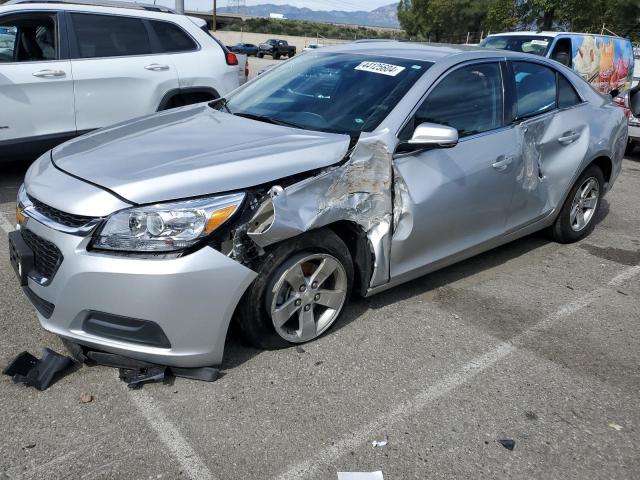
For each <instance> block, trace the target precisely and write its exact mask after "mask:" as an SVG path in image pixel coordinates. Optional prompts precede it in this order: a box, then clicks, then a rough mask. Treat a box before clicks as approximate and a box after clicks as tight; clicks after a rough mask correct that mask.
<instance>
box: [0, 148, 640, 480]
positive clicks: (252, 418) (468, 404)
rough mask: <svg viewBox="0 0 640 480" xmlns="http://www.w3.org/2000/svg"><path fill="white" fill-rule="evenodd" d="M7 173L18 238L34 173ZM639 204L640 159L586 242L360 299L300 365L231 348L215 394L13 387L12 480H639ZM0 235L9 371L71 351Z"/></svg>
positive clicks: (5, 195)
mask: <svg viewBox="0 0 640 480" xmlns="http://www.w3.org/2000/svg"><path fill="white" fill-rule="evenodd" d="M2 169H3V173H2V175H0V214H1V215H0V227H2V228H3V229H9V228H10V227H11V222H12V217H13V209H14V199H15V194H16V191H17V188H18V185H19V183H20V181H21V177H22V176H23V174H24V170H25V168H24V167H23V166H20V165H9V166H3V167H2ZM639 193H640V153H636V155H635V156H634V157H630V158H627V159H626V160H625V161H624V170H623V173H622V174H621V176H620V178H619V179H618V181H617V183H616V185H615V188H614V189H613V191H612V192H611V193H610V194H609V195H608V196H607V197H606V200H605V203H604V204H603V207H604V208H602V210H601V215H600V218H599V219H598V220H599V224H598V225H597V227H596V230H595V231H594V233H593V234H592V235H590V236H589V237H587V238H586V239H585V240H583V241H582V242H580V243H578V244H574V245H558V244H555V243H551V242H549V241H547V240H546V238H545V237H544V236H543V235H533V236H530V237H527V238H524V239H522V240H519V241H516V242H514V243H511V244H509V245H507V246H504V247H501V248H499V249H496V250H493V251H491V252H488V253H485V254H483V255H481V256H479V257H476V258H474V259H471V260H468V261H465V262H463V263H460V264H458V265H455V266H453V267H449V268H447V269H445V270H442V271H440V272H437V273H435V274H432V275H429V276H427V277H424V278H422V279H419V280H416V281H413V282H411V283H408V284H406V285H403V286H400V287H397V288H395V289H393V290H390V291H388V292H386V293H383V294H380V295H378V296H375V297H372V298H369V299H355V300H354V301H353V302H352V303H351V305H350V306H349V308H348V310H347V311H346V314H345V316H344V317H343V318H342V320H341V321H340V322H339V324H338V325H336V327H335V328H334V329H332V330H331V331H330V332H329V333H328V334H327V335H325V336H324V337H322V338H321V339H319V340H317V341H315V342H313V343H311V344H307V345H305V346H304V348H301V349H296V348H290V349H287V350H281V351H268V352H261V351H256V350H253V349H250V348H248V347H245V346H243V345H242V344H241V343H240V342H239V341H238V340H237V339H235V338H234V337H233V336H232V337H231V338H230V339H229V341H228V349H227V351H226V356H225V362H224V365H223V369H224V373H225V374H224V376H223V377H222V378H221V379H219V380H218V381H217V382H215V383H212V384H207V383H200V382H196V381H189V380H184V379H176V380H175V381H174V382H173V383H172V384H153V385H146V386H145V387H144V388H143V389H142V390H129V389H127V387H126V385H125V384H124V383H122V382H121V381H119V380H118V379H117V371H116V370H114V369H110V368H105V367H92V368H88V367H84V368H81V369H79V370H78V371H76V372H74V373H72V374H70V375H68V376H66V377H64V378H63V379H61V380H60V381H58V382H57V383H55V384H54V385H53V386H51V387H50V388H49V389H48V390H46V391H45V392H38V391H36V390H34V389H29V388H26V387H23V386H20V385H14V384H13V383H12V382H11V379H10V378H9V377H7V376H1V378H0V405H2V408H1V409H0V425H1V431H2V434H1V435H0V478H21V479H22V478H24V479H41V478H47V479H57V478H77V479H84V478H99V479H107V478H114V479H115V478H118V479H120V478H152V479H155V478H168V479H172V478H185V479H186V478H191V479H224V480H233V479H274V480H285V479H299V478H304V479H336V478H337V477H336V472H338V471H374V470H381V471H382V472H383V473H384V478H385V479H387V480H389V479H392V480H393V479H398V480H399V479H412V478H415V479H425V478H580V479H586V478H594V479H595V478H632V477H634V476H637V472H638V471H640V455H639V454H638V445H640V397H639V395H638V392H640V330H639V329H638V321H639V320H640V281H639V280H640V210H639V208H638V195H639ZM1 233H2V235H0V252H2V253H0V285H1V291H2V297H1V300H0V319H1V322H0V365H3V366H4V365H6V364H7V363H8V362H9V361H10V360H11V359H12V358H13V357H14V356H15V355H16V354H18V353H19V352H21V351H23V350H28V351H30V352H32V353H35V354H37V355H39V354H40V352H41V349H42V348H43V347H50V348H53V349H54V350H57V351H63V347H62V344H61V343H60V341H59V340H58V339H57V338H56V337H54V336H53V335H51V334H48V333H47V332H45V331H44V330H42V329H41V328H40V326H39V325H38V322H37V320H36V317H35V314H34V312H33V309H32V307H30V305H29V304H28V302H27V300H26V299H25V298H24V296H23V294H22V292H21V290H20V288H19V287H18V284H17V282H16V279H15V278H14V273H13V271H12V269H11V267H10V265H9V260H8V256H7V253H6V249H7V241H6V235H5V234H4V232H1ZM134 294H135V292H132V295H134ZM212 298H215V292H212ZM83 393H86V394H91V395H94V396H95V401H94V402H92V403H86V404H84V403H80V401H79V399H80V396H81V394H83ZM384 438H388V443H387V444H386V446H383V447H373V446H372V444H371V442H372V441H373V440H381V439H384ZM500 439H513V440H514V441H515V448H514V449H513V451H509V450H507V449H506V448H504V447H503V446H501V444H500V443H498V440H500Z"/></svg>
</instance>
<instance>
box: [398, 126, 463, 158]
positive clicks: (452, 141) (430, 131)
mask: <svg viewBox="0 0 640 480" xmlns="http://www.w3.org/2000/svg"><path fill="white" fill-rule="evenodd" d="M457 144H458V130H456V129H455V128H452V127H448V126H446V125H439V124H437V123H421V124H420V125H418V126H417V127H416V129H415V130H414V132H413V136H412V137H411V138H410V139H409V140H407V141H406V142H402V143H401V144H400V145H399V146H398V150H400V151H405V152H406V151H412V150H422V149H425V148H451V147H455V146H456V145H457Z"/></svg>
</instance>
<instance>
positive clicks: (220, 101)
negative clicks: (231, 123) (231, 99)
mask: <svg viewBox="0 0 640 480" xmlns="http://www.w3.org/2000/svg"><path fill="white" fill-rule="evenodd" d="M209 106H210V107H211V108H214V107H222V108H224V109H225V110H226V111H227V112H228V113H230V114H232V115H233V112H232V111H231V109H230V108H229V106H228V105H227V99H226V98H224V97H220V98H216V99H215V100H213V101H211V102H209Z"/></svg>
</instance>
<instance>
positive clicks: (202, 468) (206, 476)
mask: <svg viewBox="0 0 640 480" xmlns="http://www.w3.org/2000/svg"><path fill="white" fill-rule="evenodd" d="M129 398H131V401H132V402H133V403H134V405H135V406H136V407H137V408H138V411H139V412H140V413H141V414H142V415H144V418H145V419H146V420H147V422H148V423H149V425H150V426H151V427H152V428H153V429H154V430H155V432H156V433H157V434H158V436H159V437H160V440H162V443H164V445H165V446H166V447H167V448H168V449H169V450H170V451H171V453H173V455H174V457H176V459H177V460H178V463H180V466H181V467H182V469H183V470H184V472H185V473H186V474H187V475H188V476H189V478H192V479H194V480H201V479H203V480H212V479H213V478H214V477H213V474H212V473H211V470H209V468H208V467H207V465H206V464H205V463H204V461H203V460H202V458H200V456H199V455H198V454H197V453H196V452H195V450H194V449H193V448H192V447H191V445H189V442H187V440H186V439H185V438H184V437H183V436H182V434H181V433H180V431H179V430H178V429H177V428H176V427H175V425H174V424H173V423H171V421H170V420H169V419H168V418H167V417H166V416H165V414H164V412H163V411H162V409H161V408H160V407H159V406H158V405H157V404H156V403H155V402H154V400H153V398H152V397H151V396H149V395H148V394H147V393H146V392H145V391H144V390H140V391H136V392H131V395H130V396H129Z"/></svg>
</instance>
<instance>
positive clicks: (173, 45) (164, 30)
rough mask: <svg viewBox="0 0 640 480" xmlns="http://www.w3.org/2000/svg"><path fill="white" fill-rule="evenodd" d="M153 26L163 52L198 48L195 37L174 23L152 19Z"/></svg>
mask: <svg viewBox="0 0 640 480" xmlns="http://www.w3.org/2000/svg"><path fill="white" fill-rule="evenodd" d="M151 26H152V27H153V30H154V32H155V33H156V36H157V37H158V41H159V42H160V47H161V48H162V51H163V52H167V53H171V52H189V51H192V50H196V49H197V48H198V46H197V45H196V43H195V42H194V41H193V39H192V38H191V37H190V36H189V35H188V34H187V33H186V32H185V31H184V30H182V29H181V28H180V27H179V26H177V25H175V24H173V23H169V22H160V21H157V20H152V21H151Z"/></svg>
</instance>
